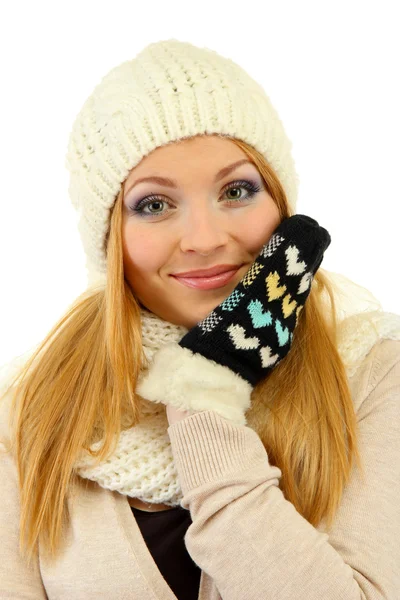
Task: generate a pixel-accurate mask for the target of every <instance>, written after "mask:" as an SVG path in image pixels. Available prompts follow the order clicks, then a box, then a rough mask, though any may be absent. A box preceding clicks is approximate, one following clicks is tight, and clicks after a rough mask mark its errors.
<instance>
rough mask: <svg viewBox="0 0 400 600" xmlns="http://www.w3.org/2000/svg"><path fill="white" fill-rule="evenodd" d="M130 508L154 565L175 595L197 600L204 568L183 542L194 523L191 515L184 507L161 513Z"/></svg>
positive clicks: (183, 599) (180, 598) (180, 599)
mask: <svg viewBox="0 0 400 600" xmlns="http://www.w3.org/2000/svg"><path fill="white" fill-rule="evenodd" d="M131 509H132V511H133V514H134V516H135V518H136V522H137V524H138V526H139V529H140V531H141V533H142V536H143V538H144V541H145V542H146V545H147V547H148V549H149V551H150V554H151V555H152V557H153V559H154V562H155V563H156V565H157V567H158V569H159V571H160V572H161V575H162V576H163V577H164V579H165V581H166V582H167V583H168V585H169V587H170V588H171V590H172V591H173V592H174V594H175V596H176V597H177V598H178V600H197V599H198V596H199V588H200V576H201V569H200V568H199V567H198V566H197V565H196V563H195V562H194V561H193V560H192V558H191V556H190V554H189V553H188V551H187V550H186V546H185V542H184V539H183V538H184V536H185V534H186V531H187V529H188V527H189V525H191V524H192V519H191V517H190V512H189V511H188V510H185V509H184V508H182V507H181V506H176V507H174V508H171V509H169V510H162V511H159V512H146V511H143V510H140V509H139V508H135V507H134V506H131Z"/></svg>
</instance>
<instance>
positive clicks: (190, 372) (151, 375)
mask: <svg viewBox="0 0 400 600" xmlns="http://www.w3.org/2000/svg"><path fill="white" fill-rule="evenodd" d="M252 390H253V387H252V386H251V385H250V383H248V382H247V381H245V380H244V379H242V377H240V376H239V375H237V374H236V373H234V372H233V371H231V370H230V369H228V367H225V366H223V365H220V364H218V363H216V362H214V361H212V360H208V359H207V358H205V357H204V356H202V355H201V354H194V353H193V352H191V350H188V349H187V348H182V347H181V346H179V344H176V343H173V344H167V345H165V346H163V347H162V348H160V349H159V350H158V351H157V352H156V353H155V355H154V358H153V362H152V364H151V365H150V367H149V369H148V370H147V371H146V372H145V373H144V375H143V377H142V379H139V383H138V385H137V388H136V392H137V393H138V394H139V395H140V396H142V397H143V398H146V399H147V400H150V401H152V402H160V403H162V404H165V405H168V404H169V405H172V406H174V407H175V408H178V409H180V410H194V411H204V410H213V411H215V412H216V413H218V414H219V415H220V416H221V417H224V418H226V419H229V421H231V422H232V423H234V424H235V425H246V417H245V412H246V411H247V409H248V408H250V404H251V400H250V396H251V392H252Z"/></svg>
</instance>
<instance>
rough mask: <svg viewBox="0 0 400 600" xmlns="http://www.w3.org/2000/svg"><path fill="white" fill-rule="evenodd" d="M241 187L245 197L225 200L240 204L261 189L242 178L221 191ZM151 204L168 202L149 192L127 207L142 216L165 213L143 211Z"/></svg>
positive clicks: (155, 215) (154, 215)
mask: <svg viewBox="0 0 400 600" xmlns="http://www.w3.org/2000/svg"><path fill="white" fill-rule="evenodd" d="M241 188H244V189H245V190H247V194H246V196H245V198H242V195H240V197H238V198H231V199H228V200H227V202H228V204H240V203H241V202H247V201H248V200H250V199H251V198H253V196H255V195H256V194H257V193H258V192H259V191H260V190H261V187H260V186H259V185H257V184H256V183H253V182H252V181H248V180H246V179H243V180H239V181H233V182H232V183H229V184H228V185H227V186H226V187H225V188H224V189H223V192H224V193H226V192H229V191H230V190H240V189H241ZM152 204H153V205H154V204H155V205H162V204H168V202H166V201H165V200H164V198H163V196H160V195H157V194H151V195H150V196H146V197H145V198H142V200H139V201H138V202H137V203H136V204H135V205H134V206H130V207H129V208H130V210H131V211H132V212H134V213H136V214H137V215H138V216H140V217H144V218H149V217H150V218H151V217H158V216H160V215H163V214H165V213H163V212H158V211H157V212H150V213H147V212H145V211H144V209H145V208H147V207H148V206H151V205H152Z"/></svg>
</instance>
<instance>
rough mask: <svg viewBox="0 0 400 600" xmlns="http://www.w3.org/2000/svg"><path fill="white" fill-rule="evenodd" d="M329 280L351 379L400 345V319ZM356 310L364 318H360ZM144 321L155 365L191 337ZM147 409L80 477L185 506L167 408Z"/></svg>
mask: <svg viewBox="0 0 400 600" xmlns="http://www.w3.org/2000/svg"><path fill="white" fill-rule="evenodd" d="M325 274H327V275H328V276H329V279H331V281H332V282H333V283H334V282H337V288H336V293H335V301H336V302H337V305H338V310H337V314H338V317H339V316H340V315H342V316H343V319H341V322H340V326H339V335H338V345H339V353H340V355H341V358H342V360H343V362H344V364H345V367H346V372H347V375H348V377H351V376H352V375H354V373H355V372H356V371H357V369H358V368H359V366H360V365H361V363H362V361H363V359H364V358H365V357H366V355H367V354H368V352H369V351H370V350H371V348H372V347H373V345H374V344H375V343H376V342H377V341H378V340H379V339H384V338H389V339H397V340H400V316H398V315H395V314H392V313H386V312H383V311H382V310H381V309H380V308H379V306H380V305H379V303H378V302H377V301H376V299H375V298H374V297H373V296H372V295H371V294H370V293H369V292H368V291H367V290H366V289H365V288H361V287H360V286H357V285H356V284H353V282H351V281H350V280H348V279H347V278H345V277H344V276H342V275H339V276H336V274H334V273H332V272H327V271H325ZM357 294H358V298H359V302H358V305H357ZM347 295H348V296H349V297H351V298H352V307H350V306H349V305H346V296H347ZM341 300H343V302H341ZM355 306H356V307H357V310H358V311H359V312H355V310H354V307H355ZM141 318H142V327H143V345H144V352H145V354H146V358H148V359H149V360H152V359H153V357H154V355H155V353H156V351H157V349H159V348H161V347H162V346H164V345H166V344H169V343H171V342H173V341H175V342H178V341H179V340H180V339H181V337H182V336H183V335H184V334H185V333H186V332H187V329H185V328H184V327H178V326H176V325H173V324H171V323H167V322H166V321H164V320H162V319H160V318H159V317H157V316H156V315H154V314H153V313H150V312H149V311H147V310H145V309H142V315H141ZM339 320H340V319H339ZM232 376H234V374H233V373H232ZM144 407H145V410H144V415H145V416H144V417H143V419H142V421H141V422H140V423H139V424H138V425H136V426H135V427H132V428H131V429H128V430H125V431H123V432H122V433H121V436H120V438H119V440H118V442H117V446H116V449H115V451H114V452H113V454H112V455H111V456H110V457H109V458H107V459H106V460H105V461H103V463H101V464H100V465H98V466H96V467H94V466H93V459H92V458H91V457H90V455H89V454H88V453H82V455H81V457H80V458H79V460H78V461H77V462H76V465H75V467H76V471H77V473H78V474H79V475H80V476H81V477H83V478H86V479H90V480H92V481H96V482H97V483H98V484H99V485H100V486H101V487H103V488H106V489H109V490H115V491H117V492H119V493H120V494H124V495H127V496H131V497H134V498H139V499H140V500H142V501H144V502H152V503H155V504H158V503H162V504H166V505H169V506H177V505H181V500H182V491H181V487H180V484H179V480H178V476H177V471H176V468H175V464H174V460H173V455H172V450H171V445H170V441H169V436H168V431H167V430H168V420H167V417H166V409H165V406H164V405H163V404H153V403H152V402H147V401H146V400H145V401H144ZM99 445H100V442H99V443H96V444H93V446H92V448H93V449H97V448H98V447H99Z"/></svg>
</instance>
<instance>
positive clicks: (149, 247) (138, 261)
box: [123, 228, 162, 274]
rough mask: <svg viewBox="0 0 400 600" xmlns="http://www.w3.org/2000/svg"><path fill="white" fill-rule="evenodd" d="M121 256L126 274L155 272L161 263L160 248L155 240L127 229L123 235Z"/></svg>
mask: <svg viewBox="0 0 400 600" xmlns="http://www.w3.org/2000/svg"><path fill="white" fill-rule="evenodd" d="M123 254H124V269H125V272H126V273H128V274H129V273H140V272H152V271H155V270H157V269H158V268H159V266H160V263H161V261H162V248H161V247H160V245H159V244H158V243H157V240H153V239H152V238H150V237H149V236H148V235H144V234H141V233H140V232H138V231H129V230H128V228H127V229H126V230H125V231H124V233H123Z"/></svg>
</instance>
